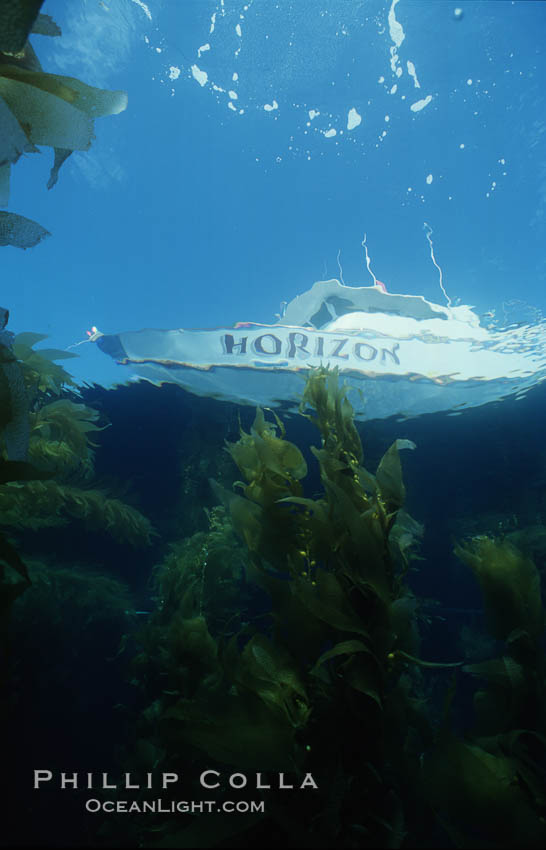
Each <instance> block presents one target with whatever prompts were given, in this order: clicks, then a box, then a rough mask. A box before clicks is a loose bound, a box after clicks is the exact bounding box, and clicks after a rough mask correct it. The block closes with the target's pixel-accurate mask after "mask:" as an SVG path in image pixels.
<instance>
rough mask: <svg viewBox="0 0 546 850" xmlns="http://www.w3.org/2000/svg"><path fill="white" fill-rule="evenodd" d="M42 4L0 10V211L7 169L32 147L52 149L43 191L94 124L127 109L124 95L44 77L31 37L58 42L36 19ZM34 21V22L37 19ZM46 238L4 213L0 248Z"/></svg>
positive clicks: (85, 145)
mask: <svg viewBox="0 0 546 850" xmlns="http://www.w3.org/2000/svg"><path fill="white" fill-rule="evenodd" d="M40 6H41V2H30V3H28V2H25V3H23V2H17V0H11V2H8V3H4V4H3V7H2V9H0V122H1V123H2V130H3V132H2V138H1V139H0V205H2V206H6V205H7V203H8V201H9V180H10V169H11V165H12V164H14V163H16V162H17V160H18V159H19V157H20V156H21V155H22V154H24V153H37V152H38V148H37V147H36V145H48V146H50V147H52V148H53V149H54V152H55V158H54V163H53V167H52V169H51V173H50V177H49V181H48V184H47V187H48V189H51V188H52V187H53V186H54V185H55V183H56V182H57V178H58V172H59V169H60V167H61V165H62V164H63V162H64V161H65V160H66V159H67V158H68V156H70V154H71V153H72V151H73V150H88V149H89V147H90V146H91V142H92V140H93V139H94V138H95V136H94V125H93V120H94V119H95V118H98V117H101V116H103V115H115V114H117V113H118V112H122V111H123V110H124V109H125V108H126V106H127V94H126V93H125V92H122V91H113V92H111V91H104V90H102V89H98V88H94V87H92V86H88V85H86V84H85V83H82V82H80V80H77V79H75V78H74V77H65V76H60V75H58V74H48V73H45V72H44V71H43V70H42V67H41V65H40V62H39V61H38V58H37V56H36V54H35V52H34V50H33V48H32V46H31V45H30V43H29V42H28V40H27V39H28V36H29V34H30V33H38V34H40V35H48V36H58V35H60V34H61V31H60V29H59V27H58V26H57V25H56V24H55V22H54V21H53V20H52V19H51V18H50V17H49V16H48V15H38V11H39V8H40ZM37 16H38V17H37ZM49 235H50V234H49V232H48V231H47V230H46V229H45V228H43V227H41V225H39V224H37V223H36V222H33V221H31V220H30V219H26V218H24V217H23V216H18V215H16V214H15V213H11V212H3V213H2V219H1V221H0V245H14V246H16V247H18V248H23V249H25V248H31V247H33V246H34V245H36V244H38V242H40V241H41V240H42V239H43V238H45V237H46V236H49Z"/></svg>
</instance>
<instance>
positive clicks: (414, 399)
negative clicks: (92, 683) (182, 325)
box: [91, 280, 546, 419]
mask: <svg viewBox="0 0 546 850" xmlns="http://www.w3.org/2000/svg"><path fill="white" fill-rule="evenodd" d="M91 339H92V340H93V341H96V342H97V343H98V345H99V347H100V348H101V349H102V350H103V351H104V352H105V353H107V354H109V355H110V356H111V357H113V358H114V359H115V360H117V361H118V362H119V363H121V364H122V365H126V366H130V367H131V368H132V369H133V370H134V371H135V372H136V373H137V374H138V375H139V376H140V377H142V378H145V379H147V380H150V381H152V382H153V383H156V384H161V383H164V382H166V383H175V384H180V385H181V386H182V387H184V388H185V389H186V390H188V391H190V392H193V393H195V394H197V395H201V396H210V397H213V398H218V399H221V400H224V401H232V402H236V403H239V404H250V405H253V406H255V405H257V406H262V407H263V406H269V407H275V406H282V407H284V408H285V409H288V410H296V409H297V406H298V404H299V402H300V399H301V394H302V392H303V386H304V384H303V380H302V376H305V374H306V373H307V372H308V370H309V369H312V368H317V367H320V366H326V365H329V366H330V367H335V366H337V367H338V368H339V371H340V374H341V376H342V377H346V378H347V379H348V383H349V384H350V386H351V390H350V391H349V394H348V397H349V399H350V402H351V404H352V406H353V408H354V410H355V415H356V417H357V418H359V419H381V418H386V417H389V416H393V415H398V416H400V417H402V418H410V417H414V416H419V415H421V414H423V413H434V412H437V411H451V412H452V413H456V412H460V411H461V410H462V409H464V408H465V407H476V406H480V405H483V404H486V403H488V402H493V401H500V400H501V399H504V398H507V397H509V396H514V395H516V396H517V397H518V398H519V397H520V396H521V395H522V394H524V393H525V392H527V391H528V390H529V389H530V388H531V387H533V386H535V385H536V384H538V383H540V382H541V381H542V380H544V378H545V377H546V348H545V343H546V325H545V324H544V323H540V324H537V325H535V326H522V327H517V328H510V329H507V330H495V329H491V328H485V327H483V326H482V325H480V320H479V317H478V316H477V315H476V314H475V313H474V312H473V310H472V309H471V308H470V307H468V306H465V305H460V306H456V307H453V306H450V307H443V306H441V305H439V304H434V303H432V302H430V301H427V300H426V299H425V298H423V297H422V296H416V295H393V294H390V293H386V292H383V291H382V290H381V288H380V287H378V286H371V287H349V286H344V285H343V284H341V283H340V282H339V281H338V280H328V281H318V282H317V283H315V284H314V286H313V287H312V288H311V289H310V290H308V291H307V292H305V293H303V294H302V295H300V296H298V297H297V298H294V299H293V300H292V301H291V302H290V303H289V304H288V305H287V307H286V310H285V312H284V315H283V316H282V319H281V320H280V322H279V323H277V324H274V325H269V324H255V323H253V322H238V323H237V324H236V325H235V326H234V327H223V328H218V329H216V330H185V329H176V330H153V329H145V330H141V331H132V332H125V333H119V334H110V335H105V334H101V333H100V332H97V333H95V334H93V335H92V336H91ZM358 390H361V391H362V392H361V393H359V392H358Z"/></svg>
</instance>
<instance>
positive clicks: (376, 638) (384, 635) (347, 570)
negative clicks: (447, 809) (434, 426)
mask: <svg viewBox="0 0 546 850" xmlns="http://www.w3.org/2000/svg"><path fill="white" fill-rule="evenodd" d="M310 408H311V412H309V409H310ZM302 412H303V413H304V414H305V415H308V416H310V417H311V419H312V421H314V422H315V424H316V425H317V426H318V429H319V432H320V435H321V446H320V448H314V447H313V448H312V452H313V454H314V455H315V457H316V459H317V461H318V464H319V469H320V475H321V480H322V485H323V494H322V495H321V496H320V497H319V498H314V499H312V498H309V497H306V496H305V495H304V491H303V486H302V482H303V479H304V478H305V476H306V474H307V464H306V462H305V460H304V458H303V455H302V453H301V451H300V449H299V448H298V447H297V446H296V445H294V444H293V443H291V442H289V441H288V440H287V439H286V432H285V428H284V425H283V423H282V422H281V420H280V419H279V418H278V417H277V416H275V415H274V414H273V417H274V421H273V422H272V421H268V420H267V418H266V416H265V414H264V412H263V411H262V410H260V409H258V410H257V412H256V416H255V419H254V423H253V424H252V426H251V428H250V430H249V431H248V432H247V431H244V430H243V429H242V428H241V432H240V439H239V440H238V441H237V442H236V443H231V444H228V445H227V450H228V452H229V454H230V455H231V456H232V458H233V460H234V461H235V463H236V464H237V466H238V468H239V471H240V474H241V475H242V478H243V480H241V481H240V482H237V483H236V485H235V489H236V490H239V491H241V492H234V491H230V490H228V489H227V488H224V487H221V486H220V485H219V484H214V490H215V492H216V494H217V495H218V497H219V498H220V499H221V501H222V502H223V504H224V507H225V509H226V510H227V511H229V515H230V517H231V521H232V523H233V526H234V528H235V530H236V531H237V533H238V535H239V537H240V539H241V540H242V541H244V544H245V548H246V550H247V552H246V555H245V557H244V561H243V563H244V565H245V575H246V578H247V580H250V583H251V586H252V585H253V586H254V587H257V588H258V587H259V588H261V591H262V592H263V591H265V592H266V593H267V595H268V597H269V599H270V603H269V605H268V606H267V610H265V611H263V612H262V613H254V614H253V613H252V611H254V612H256V610H257V609H256V603H253V604H251V605H250V606H249V611H248V613H247V615H246V617H245V619H244V621H243V620H242V619H241V618H240V617H237V609H236V608H235V609H234V611H233V622H232V623H231V629H227V628H224V630H223V632H220V631H219V630H218V629H217V626H216V624H214V614H213V611H214V606H215V598H214V595H210V594H207V596H206V599H207V604H206V605H205V606H203V605H202V604H200V606H199V609H197V606H196V602H195V590H196V588H201V589H202V585H201V581H202V577H203V576H204V575H205V573H204V567H203V554H202V553H203V549H206V550H207V551H208V552H210V546H209V545H208V544H207V543H206V541H202V540H199V545H200V546H201V550H200V554H199V552H196V553H195V557H194V560H193V563H192V561H191V560H190V558H186V565H185V566H183V565H182V564H181V563H180V567H179V566H177V565H175V564H174V562H173V557H174V554H173V555H171V558H170V561H167V562H166V563H165V565H164V566H163V567H161V568H160V570H159V577H160V579H159V580H160V585H159V586H160V589H161V594H160V603H159V604H160V607H159V610H158V612H157V613H156V614H155V615H154V618H153V619H152V621H151V623H150V625H149V627H148V629H147V630H146V633H145V639H144V647H143V653H142V655H141V657H140V661H139V665H140V667H141V671H143V670H147V671H148V672H147V674H146V675H147V677H148V684H150V682H151V681H152V680H153V675H152V674H151V673H150V660H152V661H153V659H155V660H156V663H157V661H158V660H159V663H160V670H161V669H162V670H163V673H164V675H165V673H166V674H167V678H163V687H162V694H161V695H160V696H156V697H155V699H154V701H153V703H152V704H151V705H150V706H149V708H148V709H147V711H146V712H145V714H144V716H143V718H142V720H141V724H140V727H141V734H145V735H147V736H149V738H150V739H151V740H152V741H153V745H154V748H155V752H156V753H157V752H160V753H163V754H164V756H163V760H162V762H161V763H162V764H163V765H165V766H167V765H168V766H169V767H170V768H172V769H174V768H175V767H176V765H177V763H178V761H179V760H180V761H183V762H184V763H186V762H187V760H188V752H189V753H193V755H191V756H190V757H191V758H192V760H193V761H194V762H195V763H199V762H200V760H201V759H202V758H203V756H205V757H206V758H208V760H210V759H214V760H215V761H217V762H221V763H224V764H229V765H232V766H235V767H238V768H242V769H254V770H262V771H264V770H265V771H279V770H282V771H289V772H291V773H294V772H295V773H297V774H301V775H303V773H304V772H305V771H312V772H313V775H314V776H316V779H317V782H318V784H319V786H320V791H319V792H318V794H317V795H315V797H314V798H313V799H312V800H310V799H307V800H306V801H305V802H304V803H301V805H302V806H304V808H305V810H306V812H307V815H308V816H309V819H310V820H309V822H312V821H313V818H317V820H316V823H315V826H314V827H312V828H311V832H312V833H313V836H314V837H312V838H311V840H312V841H315V842H318V843H320V842H321V841H322V840H323V839H324V836H325V835H326V836H327V838H328V840H331V841H335V842H341V843H350V842H351V841H352V840H353V836H356V835H357V834H358V833H359V831H362V832H363V833H364V832H365V833H366V834H368V835H369V840H368V843H369V844H374V845H375V844H377V843H386V842H387V841H388V840H390V839H389V838H388V836H389V835H390V834H391V833H396V834H399V833H400V834H403V831H404V827H403V815H402V807H401V803H400V799H399V794H398V792H397V791H396V788H395V787H394V786H393V785H392V784H391V785H389V788H390V790H389V793H388V794H387V795H386V794H385V785H384V783H385V782H386V781H387V780H386V777H385V767H384V765H385V763H386V762H387V761H390V760H393V761H397V762H398V763H403V762H404V760H405V758H406V757H408V758H409V757H410V756H406V754H405V755H403V756H402V757H400V753H401V752H404V749H405V742H406V738H407V735H408V728H409V726H410V725H412V724H414V723H416V724H417V726H420V728H421V731H422V730H426V726H427V724H426V721H424V722H423V719H422V717H419V719H418V720H416V719H415V718H418V716H419V714H420V711H419V708H418V705H417V702H416V701H415V700H414V697H413V695H412V691H413V685H412V679H414V678H415V677H417V678H418V676H419V672H418V670H417V669H416V668H415V667H414V666H413V664H411V661H410V660H414V661H416V662H419V660H420V659H419V658H418V657H417V652H418V640H417V632H416V630H415V629H414V628H412V623H413V621H414V618H415V611H416V604H415V600H414V599H413V596H412V594H411V592H410V591H409V589H408V588H407V586H406V583H405V579H404V575H405V573H406V570H407V564H408V559H409V558H410V557H411V542H412V531H416V530H417V529H418V525H417V524H415V523H414V524H412V523H411V521H410V520H409V518H408V516H407V515H404V514H402V515H401V517H400V523H398V522H397V519H398V512H399V511H400V509H401V507H402V504H403V501H404V486H403V482H402V475H401V465H400V458H399V451H400V450H401V449H403V448H412V447H413V444H410V443H409V442H408V441H402V440H401V441H397V442H395V443H394V444H393V445H392V446H391V447H390V449H388V451H387V452H386V453H385V455H384V456H383V458H382V460H381V462H380V464H379V466H378V468H377V471H376V474H375V475H374V474H372V473H371V472H369V471H368V470H366V469H365V467H364V466H363V465H362V459H363V451H362V446H361V444H360V439H359V436H358V433H357V431H356V429H355V426H354V423H353V416H352V409H351V406H350V404H349V402H348V400H347V398H346V390H345V388H344V387H343V386H340V385H339V380H338V375H337V374H336V373H332V372H329V371H328V370H325V369H320V370H317V371H316V372H313V373H312V374H311V376H310V377H309V378H308V381H307V385H306V389H305V392H304V397H303V400H302ZM196 543H197V541H196ZM188 554H189V553H188ZM239 561H240V558H239ZM239 571H240V565H238V568H237V569H236V570H235V571H234V572H233V573H232V574H231V577H230V576H229V573H226V581H227V582H228V583H229V582H230V581H231V583H232V585H233V586H234V587H237V586H239V587H240V586H241V583H240V578H239V575H238V573H239ZM254 593H256V591H254ZM230 632H231V634H230ZM408 662H409V663H410V668H409V671H410V672H409V674H408V673H407V672H406V670H407V669H408ZM140 675H141V676H142V675H143V673H142V672H141V674H140ZM152 690H153V689H152ZM394 718H396V726H395V721H394ZM421 731H415V730H414V735H415V737H417V738H419V737H420V735H421ZM188 748H189V750H188ZM167 753H168V756H167V755H166V754H167ZM332 769H333V770H334V771H335V773H336V774H337V776H338V780H337V781H336V782H335V783H334V784H333V785H332V783H331V781H330V774H331V771H332ZM404 769H405V768H404ZM325 771H326V772H325ZM388 772H389V774H390V769H389V771H388ZM340 788H343V794H342V795H341V797H340ZM342 798H343V799H342ZM363 801H364V805H363ZM279 803H280V799H279V800H275V799H273V800H271V799H269V798H268V806H271V808H272V809H273V811H274V812H276V814H274V815H273V816H272V817H273V821H275V817H277V816H278V817H280V810H279V809H278V805H279ZM312 812H314V813H315V814H314V816H313V815H312ZM319 812H322V813H323V814H322V815H320V817H319ZM298 818H299V819H300V821H301V811H300V812H299V813H298V814H297V813H296V810H295V808H294V811H293V812H290V811H289V812H285V813H284V815H283V816H282V818H281V821H280V822H278V823H277V825H276V827H275V828H279V825H280V823H281V822H282V829H289V830H297V831H299V829H300V826H299V825H298V824H297V819H298ZM245 829H246V826H245ZM391 837H392V836H391Z"/></svg>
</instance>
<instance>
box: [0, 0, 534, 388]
mask: <svg viewBox="0 0 546 850" xmlns="http://www.w3.org/2000/svg"><path fill="white" fill-rule="evenodd" d="M457 8H458V9H460V10H461V11H462V14H458V13H456V12H455V10H456V9H457ZM42 11H43V12H45V13H49V14H50V15H52V16H53V17H54V19H55V20H56V21H57V23H58V24H59V25H60V27H61V29H62V37H60V38H49V37H44V36H34V37H33V43H34V47H35V49H36V51H37V53H38V55H39V58H40V61H41V63H42V66H43V67H44V69H45V70H47V71H49V72H52V73H60V74H66V75H69V76H75V77H77V78H79V79H82V80H83V81H85V82H87V83H89V84H91V85H95V86H98V87H101V88H107V89H114V90H116V89H123V90H126V91H127V92H128V97H129V103H128V108H127V110H126V111H124V112H122V113H121V114H119V115H114V116H108V117H104V118H101V119H98V120H97V121H96V123H95V132H96V139H95V141H94V142H93V144H92V147H91V149H90V150H89V151H87V152H79V153H75V154H73V155H72V157H71V158H70V159H69V160H68V161H67V162H66V163H65V165H64V166H63V168H62V169H61V172H60V176H59V182H58V184H57V185H56V186H55V187H54V188H53V189H52V190H51V191H48V190H47V189H46V182H47V179H48V174H49V167H50V165H51V163H52V151H51V149H49V148H42V153H41V155H38V154H34V155H27V156H25V157H24V158H22V159H21V160H20V161H19V162H18V163H17V164H16V165H15V167H14V168H13V169H12V181H11V198H10V204H9V209H10V210H11V211H13V212H17V213H19V214H22V215H25V216H27V217H29V218H31V219H35V220H36V221H38V222H39V223H40V224H42V225H43V226H44V227H46V228H47V229H48V230H49V231H50V232H51V233H52V236H51V238H49V239H46V240H45V241H44V242H42V243H41V244H40V245H38V246H36V247H35V248H32V249H29V250H27V251H25V252H22V251H21V250H20V249H18V248H14V247H8V248H3V249H2V260H3V268H2V282H1V288H0V293H1V303H2V305H3V306H5V307H8V308H9V309H10V310H11V319H10V327H11V329H12V330H14V331H21V330H33V331H39V332H44V333H48V334H49V335H50V339H49V340H48V342H47V343H46V344H47V345H48V346H56V347H60V348H65V347H67V346H69V345H71V344H72V343H74V342H77V341H79V340H82V339H85V338H86V337H85V331H86V330H87V329H89V328H90V327H91V326H92V325H96V326H97V327H98V328H99V329H100V330H101V331H103V332H106V333H115V332H117V331H123V330H130V329H138V328H141V327H150V326H151V327H213V326H218V325H224V326H225V325H230V324H233V323H234V322H236V321H242V320H251V321H258V322H260V321H262V322H269V321H274V314H275V313H276V312H277V311H278V310H279V304H280V302H281V301H283V300H290V299H291V298H293V297H295V296H296V295H297V294H299V293H301V292H303V291H305V290H306V289H308V288H309V287H310V286H311V285H312V283H313V282H314V281H315V280H319V279H325V278H330V277H334V276H335V277H340V274H341V275H342V276H343V279H344V281H345V283H347V284H354V285H369V284H370V283H371V282H372V280H371V277H370V275H369V274H368V272H367V270H366V264H365V258H364V252H363V248H362V244H361V243H362V240H363V237H364V234H366V244H367V247H368V250H369V254H370V259H371V268H372V269H373V271H374V273H375V274H376V275H377V277H378V278H379V279H380V280H382V281H384V282H385V283H386V284H387V287H388V288H389V290H390V291H392V292H398V293H412V294H422V295H424V296H425V297H426V298H428V299H430V300H432V301H437V302H438V303H441V304H443V303H445V299H444V297H443V295H442V292H441V290H440V288H439V281H438V271H437V269H436V268H435V266H434V264H433V263H432V260H431V257H430V249H429V245H428V243H427V241H426V238H425V231H424V228H423V225H424V222H427V223H428V224H429V225H430V227H431V228H432V231H433V233H432V240H433V245H434V251H435V257H436V260H437V262H438V263H439V265H440V266H441V268H442V271H443V280H444V285H445V288H446V291H447V292H448V294H449V296H450V297H451V298H452V299H453V300H455V299H460V300H461V302H462V303H466V304H471V305H476V307H477V309H478V312H481V313H485V312H487V311H490V310H495V311H496V316H497V317H500V318H501V319H502V318H503V303H504V305H505V307H504V310H505V311H508V314H509V318H510V317H511V315H512V313H513V312H514V311H515V312H516V313H517V312H518V311H519V313H520V314H521V313H522V312H523V314H524V316H525V317H529V316H530V317H531V318H538V317H539V315H540V312H539V311H544V310H545V308H546V295H545V294H544V293H545V287H544V284H545V281H546V266H545V262H544V249H543V245H544V244H545V243H546V232H545V231H546V224H545V217H544V212H545V208H546V164H545V158H544V141H543V136H544V132H545V130H546V108H545V96H544V86H543V81H544V79H545V74H546V59H545V54H544V46H543V41H544V39H543V33H544V27H545V25H546V4H544V3H542V2H536V3H534V2H504V1H503V0H500V2H474V0H473V1H472V2H459V3H458V4H457V3H451V2H421V0H411V2H408V0H400V2H398V3H396V4H393V5H392V6H391V3H390V2H388V0H387V2H383V0H370V1H369V2H356V0H354V2H346V0H327V2H324V3H319V2H316V0H311V2H308V0H293V2H287V0H279V2H277V3H273V2H271V1H270V0H254V2H251V0H249V2H247V3H243V2H232V0H225V2H224V0H222V2H218V3H216V2H208V0H189V1H188V0H185V2H173V0H150V2H149V3H147V4H145V3H144V2H136V0H110V2H96V0H82V1H81V2H80V1H79V0H78V2H74V0H70V2H68V0H46V3H45V4H44V6H43V8H42ZM389 12H391V16H392V14H394V16H395V19H396V22H398V27H396V26H395V27H394V29H393V28H392V27H391V28H390V27H389V20H388V16H389ZM238 25H239V27H240V35H239V34H238V32H237V30H236V27H237V26H238ZM212 26H213V27H214V28H213V32H210V30H211V28H212ZM400 27H401V30H400ZM401 32H403V34H404V38H403V40H402V41H400V35H401ZM397 40H398V42H399V46H398V47H396V41H397ZM207 44H208V45H209V49H206V50H202V51H199V48H200V47H203V46H204V45H207ZM393 50H394V51H395V56H394V57H393V56H392V51H393ZM199 53H200V55H199ZM408 62H411V63H413V68H414V72H413V73H410V70H412V71H413V68H412V67H411V66H408V64H407V63H408ZM193 66H196V67H193ZM192 67H193V72H192ZM397 69H398V71H401V74H400V76H397ZM203 72H205V73H206V75H207V81H206V83H205V84H204V85H201V84H200V82H199V80H198V79H196V76H200V79H201V81H203V80H204V77H203V76H202V74H203ZM234 75H237V79H235V80H234V79H233V76H234ZM171 78H172V79H171ZM416 82H418V83H419V87H417V86H416ZM395 85H396V86H397V89H396V91H393V86H395ZM215 87H216V88H215ZM218 89H222V90H221V91H220V90H218ZM229 92H232V93H234V94H235V95H237V98H235V97H233V96H232V95H230V94H229ZM429 96H430V98H431V100H430V102H428V104H427V105H426V106H425V107H424V108H422V109H421V110H420V111H412V110H411V108H410V106H411V105H412V104H415V103H416V102H418V101H419V100H423V99H425V98H428V97H429ZM229 104H231V107H233V108H231V107H230V106H229ZM275 104H276V105H277V106H276V108H269V109H265V108H264V107H265V106H269V107H274V106H275ZM311 110H314V111H316V112H318V113H320V114H318V115H314V113H312V114H313V115H314V117H310V114H309V113H310V111H311ZM350 110H356V112H357V113H358V115H359V116H360V117H361V123H360V124H359V125H358V126H355V127H354V128H353V129H351V130H349V129H347V123H348V116H349V113H350ZM332 130H335V131H336V134H335V135H333V134H331V131H332ZM325 134H328V135H325ZM427 178H428V182H427ZM338 258H339V264H340V265H341V269H340V265H338ZM513 300H517V302H518V303H517V304H509V305H508V307H507V306H506V302H511V301H513ZM531 308H533V309H531ZM535 308H536V309H535ZM511 311H512V312H511ZM74 350H75V351H76V352H77V353H78V354H80V360H79V361H75V360H74V361H71V362H70V369H71V372H72V373H73V374H74V375H75V376H76V377H77V378H78V379H79V380H81V381H87V382H90V381H102V382H104V383H108V382H110V381H111V380H112V379H114V378H116V377H117V379H118V380H125V377H126V376H125V374H123V375H122V374H121V372H122V371H123V370H121V369H120V368H119V367H117V366H116V365H115V364H112V363H110V362H108V360H107V358H105V357H104V355H102V354H101V353H100V352H99V351H98V350H97V349H96V347H94V346H91V345H86V346H81V347H79V348H77V349H74Z"/></svg>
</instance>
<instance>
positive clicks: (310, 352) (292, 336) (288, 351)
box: [221, 329, 400, 366]
mask: <svg viewBox="0 0 546 850" xmlns="http://www.w3.org/2000/svg"><path fill="white" fill-rule="evenodd" d="M221 345H222V350H223V353H224V354H226V355H232V356H235V357H244V356H246V357H248V356H249V355H252V354H257V355H260V357H264V356H265V357H275V358H277V357H280V356H282V357H283V358H287V359H289V360H295V359H298V360H310V359H313V358H317V357H321V358H322V357H325V358H328V359H330V358H333V359H337V360H343V361H348V360H353V361H357V362H359V363H371V362H372V361H376V362H380V363H382V364H387V363H388V362H392V363H395V364H396V365H397V366H399V365H400V359H399V357H398V354H397V351H398V349H399V348H400V343H398V342H394V343H392V345H391V347H390V348H383V347H381V348H379V347H377V346H375V345H372V344H371V343H370V342H363V341H362V339H361V338H359V337H353V336H341V335H339V334H320V333H317V332H316V331H315V332H310V333H304V332H303V331H288V330H281V329H276V330H275V333H272V332H271V331H267V332H265V333H261V334H257V335H252V336H251V335H250V334H247V335H245V336H240V337H237V338H236V337H235V336H234V334H229V333H225V334H222V336H221Z"/></svg>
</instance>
